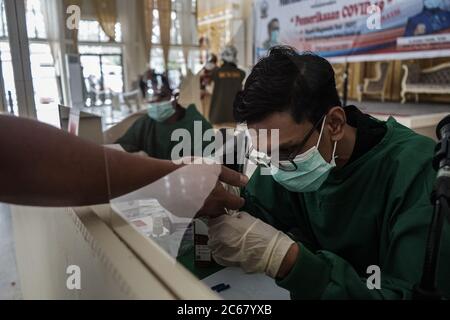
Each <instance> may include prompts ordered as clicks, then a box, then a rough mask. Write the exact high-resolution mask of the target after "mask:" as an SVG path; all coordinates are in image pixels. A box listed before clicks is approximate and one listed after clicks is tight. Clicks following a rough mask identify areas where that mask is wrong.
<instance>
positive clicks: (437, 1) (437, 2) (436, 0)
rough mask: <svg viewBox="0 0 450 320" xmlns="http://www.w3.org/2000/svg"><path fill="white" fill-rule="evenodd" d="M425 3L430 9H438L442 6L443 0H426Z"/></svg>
mask: <svg viewBox="0 0 450 320" xmlns="http://www.w3.org/2000/svg"><path fill="white" fill-rule="evenodd" d="M423 5H424V6H425V7H426V8H428V9H436V8H439V7H440V6H441V0H424V1H423Z"/></svg>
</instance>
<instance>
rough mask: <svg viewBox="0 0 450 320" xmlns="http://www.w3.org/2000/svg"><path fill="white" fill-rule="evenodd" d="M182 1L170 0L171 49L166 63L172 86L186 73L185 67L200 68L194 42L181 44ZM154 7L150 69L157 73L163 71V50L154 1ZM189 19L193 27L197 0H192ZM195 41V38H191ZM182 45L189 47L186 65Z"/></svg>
mask: <svg viewBox="0 0 450 320" xmlns="http://www.w3.org/2000/svg"><path fill="white" fill-rule="evenodd" d="M182 1H184V0H172V13H171V22H172V25H171V29H170V43H171V49H170V52H169V63H168V69H169V70H168V77H169V81H170V84H171V87H172V88H177V87H178V86H179V84H180V81H181V77H182V75H183V74H186V70H187V68H190V69H192V71H193V72H195V71H198V70H200V68H201V66H199V63H200V60H199V54H198V48H197V45H196V43H192V44H183V43H182V37H181V20H180V18H181V15H182V14H186V13H184V12H182ZM155 7H156V8H155V9H154V10H153V29H152V43H153V46H152V52H151V63H150V66H151V68H152V69H155V71H156V72H157V73H163V72H164V67H165V65H164V57H163V50H162V48H161V31H160V28H159V12H158V10H157V3H156V2H155ZM190 14H191V17H190V18H191V19H192V24H191V25H192V27H195V25H196V21H197V1H196V0H192V7H191V12H190ZM193 41H195V39H193ZM183 47H188V48H189V61H188V65H186V62H185V59H184V55H183Z"/></svg>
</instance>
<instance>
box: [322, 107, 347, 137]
mask: <svg viewBox="0 0 450 320" xmlns="http://www.w3.org/2000/svg"><path fill="white" fill-rule="evenodd" d="M326 121H327V123H326V125H327V126H328V129H329V130H330V131H329V132H330V137H331V140H333V141H339V140H341V139H342V138H343V137H344V128H345V124H346V123H347V117H346V115H345V111H344V108H342V107H333V108H331V109H330V110H329V111H328V114H327V120H326Z"/></svg>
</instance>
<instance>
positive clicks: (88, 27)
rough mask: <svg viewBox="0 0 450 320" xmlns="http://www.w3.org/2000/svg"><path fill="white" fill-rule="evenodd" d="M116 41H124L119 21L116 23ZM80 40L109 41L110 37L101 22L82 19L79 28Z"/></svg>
mask: <svg viewBox="0 0 450 320" xmlns="http://www.w3.org/2000/svg"><path fill="white" fill-rule="evenodd" d="M115 31H116V39H115V41H116V42H121V41H122V28H121V25H120V23H119V22H117V23H116V27H115ZM78 40H79V41H86V42H109V37H108V36H107V35H106V34H105V32H104V31H103V29H102V27H101V26H100V23H98V21H95V20H81V21H80V25H79V29H78Z"/></svg>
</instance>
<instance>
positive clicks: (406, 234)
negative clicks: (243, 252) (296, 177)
mask: <svg viewBox="0 0 450 320" xmlns="http://www.w3.org/2000/svg"><path fill="white" fill-rule="evenodd" d="M386 128H387V131H386V134H385V136H384V137H383V139H382V140H381V141H380V142H379V143H378V144H377V145H376V146H375V147H373V148H372V149H371V150H369V151H368V152H367V153H365V154H364V155H362V156H361V157H359V158H358V159H356V160H355V161H354V162H352V163H349V164H348V165H347V166H344V167H342V168H335V169H333V171H332V172H331V173H330V176H329V178H328V179H327V180H326V181H325V183H324V184H323V185H322V186H321V188H320V189H319V190H318V191H316V192H311V193H293V192H289V191H287V190H286V189H284V188H283V187H282V186H281V185H279V184H278V183H277V182H275V181H274V180H273V178H272V177H271V176H270V175H261V172H260V170H257V171H256V172H255V174H254V175H253V176H252V178H251V180H250V182H249V184H248V186H247V187H246V189H245V190H243V195H244V197H245V198H246V205H245V207H244V209H245V210H246V211H248V212H250V213H251V214H253V215H255V216H257V217H259V218H261V219H262V220H264V221H266V222H268V223H270V224H271V225H273V226H274V227H276V228H278V229H279V230H282V231H284V232H285V233H287V234H289V235H290V236H291V237H293V238H294V239H295V240H296V241H298V243H299V245H300V254H299V256H298V259H297V261H296V263H295V264H294V266H293V268H292V270H291V271H290V273H289V274H288V275H287V277H285V278H284V279H281V280H280V279H278V280H277V284H278V285H279V286H281V287H283V288H285V289H287V290H289V291H290V293H291V296H292V298H294V299H295V298H297V299H410V298H411V296H412V287H413V285H414V284H416V283H417V282H419V279H420V277H421V274H422V266H423V262H424V252H425V244H426V239H427V233H428V227H429V223H430V221H431V217H432V212H433V207H432V205H431V204H430V193H431V191H432V188H433V184H434V181H435V178H436V172H435V171H434V170H433V168H432V164H431V160H432V157H433V153H434V151H433V150H434V146H435V143H434V142H433V141H432V140H431V139H428V138H426V137H424V136H420V135H418V134H416V133H414V132H413V131H412V130H410V129H408V128H406V127H404V126H402V125H400V124H398V123H397V122H396V121H395V120H394V119H393V118H390V119H389V120H388V121H387V122H386ZM448 227H449V226H448V223H447V222H445V227H444V232H443V237H442V247H441V257H440V266H439V275H438V287H439V288H440V289H441V291H442V292H443V293H444V294H445V295H446V296H450V232H449V228H448ZM372 265H375V266H378V267H379V268H380V271H381V273H380V275H381V289H380V290H378V289H372V290H371V289H369V287H368V285H367V279H368V277H370V276H371V275H373V274H374V273H373V272H368V267H370V266H372ZM369 280H370V279H369ZM371 283H372V284H373V282H371Z"/></svg>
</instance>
